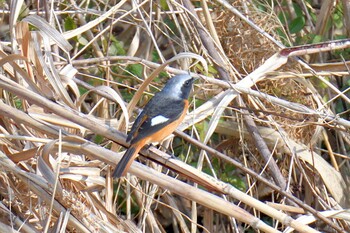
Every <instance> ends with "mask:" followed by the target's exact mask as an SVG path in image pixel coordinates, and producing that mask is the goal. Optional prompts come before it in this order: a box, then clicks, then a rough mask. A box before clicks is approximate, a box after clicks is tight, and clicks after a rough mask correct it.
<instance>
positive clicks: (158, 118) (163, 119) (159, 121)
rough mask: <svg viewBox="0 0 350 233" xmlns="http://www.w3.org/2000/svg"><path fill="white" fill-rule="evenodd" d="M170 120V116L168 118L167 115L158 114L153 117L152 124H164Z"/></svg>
mask: <svg viewBox="0 0 350 233" xmlns="http://www.w3.org/2000/svg"><path fill="white" fill-rule="evenodd" d="M168 120H169V118H166V117H165V116H162V115H158V116H156V117H153V118H152V120H151V126H155V125H159V124H162V123H164V122H167V121H168Z"/></svg>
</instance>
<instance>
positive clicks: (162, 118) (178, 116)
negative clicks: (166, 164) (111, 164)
mask: <svg viewBox="0 0 350 233" xmlns="http://www.w3.org/2000/svg"><path fill="white" fill-rule="evenodd" d="M194 80H195V79H194V78H192V77H191V76H190V75H188V74H181V75H176V76H174V77H173V78H171V79H170V80H169V81H168V82H167V84H166V85H165V86H164V88H163V90H161V91H160V92H158V93H156V94H155V95H154V97H153V98H152V99H151V100H150V101H149V102H148V103H147V104H146V106H145V108H144V109H143V110H142V111H141V113H140V114H139V115H138V116H137V118H136V120H135V122H134V124H133V126H132V127H131V130H130V132H129V134H128V137H127V139H126V141H127V142H130V147H129V149H127V151H126V152H125V154H124V155H123V157H122V159H121V160H120V162H119V163H118V165H117V166H116V168H115V170H114V172H113V177H114V178H119V177H121V176H124V175H125V174H126V172H127V170H128V168H129V167H130V165H131V164H132V162H133V161H134V159H135V158H136V157H137V156H138V152H139V151H140V150H141V149H142V147H143V146H145V145H147V144H149V143H154V142H161V141H162V140H163V139H165V138H166V137H167V136H169V135H170V134H171V133H172V132H174V130H175V129H176V128H177V126H178V125H179V124H180V123H181V122H182V120H183V118H184V117H185V116H186V112H187V109H188V105H189V104H188V97H189V95H190V92H191V89H192V85H193V82H194Z"/></svg>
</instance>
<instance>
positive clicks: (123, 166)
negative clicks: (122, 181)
mask: <svg viewBox="0 0 350 233" xmlns="http://www.w3.org/2000/svg"><path fill="white" fill-rule="evenodd" d="M141 148H142V146H141V145H140V143H136V145H132V146H130V147H129V149H127V150H126V152H125V154H124V155H123V157H122V159H121V160H120V161H119V163H118V164H117V166H116V167H115V169H114V172H113V178H119V177H122V176H124V175H125V174H126V172H127V170H128V169H129V167H130V166H131V164H132V162H133V161H134V159H135V158H136V157H137V155H138V153H139V151H140V150H141Z"/></svg>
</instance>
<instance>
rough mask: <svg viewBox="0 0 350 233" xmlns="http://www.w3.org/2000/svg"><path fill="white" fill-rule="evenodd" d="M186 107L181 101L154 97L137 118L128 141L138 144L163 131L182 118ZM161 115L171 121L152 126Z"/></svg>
mask: <svg viewBox="0 0 350 233" xmlns="http://www.w3.org/2000/svg"><path fill="white" fill-rule="evenodd" d="M184 105H185V103H184V101H183V100H181V99H180V100H175V101H174V99H168V98H163V97H162V96H154V97H153V98H152V99H151V100H150V101H149V102H148V103H147V105H146V106H145V108H144V109H143V111H142V112H141V113H140V115H139V116H138V117H137V118H136V120H135V122H134V124H133V126H132V128H131V131H130V133H129V134H128V139H129V140H128V141H130V140H131V144H133V143H136V142H138V141H139V140H140V139H142V138H145V137H147V136H149V135H152V134H153V133H155V132H157V131H159V130H161V129H162V128H163V127H164V126H166V125H167V124H169V123H171V122H173V121H175V120H176V119H178V118H179V117H180V116H181V114H182V112H183V109H184ZM159 115H161V116H163V117H165V118H168V119H169V120H168V121H166V122H164V123H161V124H157V125H153V126H152V125H151V122H152V118H154V117H156V116H159Z"/></svg>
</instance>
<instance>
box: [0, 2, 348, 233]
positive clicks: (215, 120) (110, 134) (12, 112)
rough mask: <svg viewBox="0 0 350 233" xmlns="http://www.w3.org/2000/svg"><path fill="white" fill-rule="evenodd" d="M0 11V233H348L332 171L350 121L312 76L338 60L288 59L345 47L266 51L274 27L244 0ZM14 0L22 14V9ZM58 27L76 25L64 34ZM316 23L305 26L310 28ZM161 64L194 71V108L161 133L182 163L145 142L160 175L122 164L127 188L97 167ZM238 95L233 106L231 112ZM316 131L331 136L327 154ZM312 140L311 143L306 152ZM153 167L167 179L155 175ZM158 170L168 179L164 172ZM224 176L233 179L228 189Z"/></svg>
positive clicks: (110, 154)
mask: <svg viewBox="0 0 350 233" xmlns="http://www.w3.org/2000/svg"><path fill="white" fill-rule="evenodd" d="M113 2H114V4H115V5H113ZM165 2H166V5H167V6H165V5H162V4H165ZM10 3H11V4H10V6H7V5H6V4H5V5H3V6H1V7H3V8H4V9H5V10H4V11H2V13H0V14H1V16H2V17H3V18H2V19H5V20H8V25H10V28H11V30H10V31H9V32H11V33H8V34H6V33H3V31H0V32H1V33H2V34H1V41H0V42H1V46H2V47H0V67H1V74H0V87H1V89H2V101H1V102H0V143H1V153H0V157H1V158H0V166H1V167H2V173H1V174H0V182H1V184H0V195H1V197H2V200H1V203H0V204H1V208H0V209H1V211H2V217H1V218H0V229H1V230H0V231H9V230H10V229H11V228H12V229H15V230H17V231H19V232H38V231H48V230H54V229H57V230H60V231H61V232H63V231H67V232H118V231H120V230H128V231H131V232H141V231H142V232H151V231H152V232H162V231H163V232H166V231H168V230H169V228H168V227H176V226H178V228H176V230H179V231H181V232H195V231H198V230H203V232H241V231H244V230H246V229H252V228H253V229H258V230H260V231H264V232H281V231H284V230H285V231H286V232H291V231H293V228H294V229H295V230H296V231H298V232H317V231H318V230H322V231H326V230H329V229H333V230H337V231H342V230H343V229H346V230H348V229H349V226H348V224H349V223H348V221H349V220H348V219H349V213H348V212H347V211H343V209H345V208H348V207H349V200H348V197H347V196H348V195H347V193H348V188H347V187H348V186H347V182H348V179H347V177H346V176H344V175H343V172H344V170H346V169H347V168H348V162H347V161H348V160H347V156H346V152H347V148H348V146H349V143H350V142H349V140H348V137H349V135H348V128H349V127H350V122H349V121H348V120H347V119H345V118H341V117H339V116H338V115H337V114H336V112H335V111H334V110H333V109H332V104H333V103H334V102H335V101H337V100H338V99H340V98H342V100H343V101H344V102H350V101H349V98H348V97H347V96H346V91H342V90H339V89H338V87H337V86H336V85H335V83H334V82H330V81H328V80H327V79H325V78H324V76H326V75H337V76H339V77H342V78H344V77H345V76H346V75H347V74H348V73H347V72H344V71H347V69H346V65H347V63H348V62H347V61H345V62H343V63H339V62H338V63H333V62H327V63H319V64H313V65H309V64H307V63H305V62H304V61H302V60H300V59H298V57H296V56H302V55H303V54H305V52H308V53H311V52H313V53H314V52H319V51H326V49H328V50H329V49H340V48H344V47H346V46H348V45H347V44H348V42H347V41H343V42H342V43H343V44H340V42H338V43H334V44H336V45H337V46H338V47H332V46H333V44H332V46H328V47H327V46H325V45H324V46H323V47H322V48H321V50H314V48H312V47H301V48H300V47H295V48H292V49H289V48H287V49H283V50H280V51H278V50H277V49H276V46H275V45H278V46H279V47H280V48H283V46H282V45H281V44H280V43H279V41H278V39H279V38H277V36H276V35H274V34H273V35H274V36H270V35H268V34H267V33H265V32H264V30H268V31H269V33H273V29H274V28H276V27H278V26H280V25H279V24H278V23H276V18H275V17H276V15H275V13H274V12H272V11H273V10H275V9H273V8H271V12H272V13H271V14H270V15H266V14H264V13H262V12H258V11H256V9H255V8H254V5H253V4H251V2H247V1H242V2H241V1H234V3H233V4H234V6H235V7H237V6H241V7H242V8H234V7H233V6H231V5H230V4H228V3H227V2H226V1H222V0H220V1H214V2H205V1H201V4H202V6H203V8H192V7H191V4H192V3H191V2H190V1H186V5H182V4H181V3H180V2H170V1H163V2H159V4H160V5H157V4H158V2H157V4H155V5H152V4H151V3H154V2H152V1H148V0H145V1H141V2H139V3H136V2H135V1H126V0H125V1H119V2H117V1H109V2H107V3H102V2H97V1H96V2H95V1H91V4H90V5H89V6H88V5H86V3H85V2H84V1H70V5H65V4H64V3H65V2H63V1H55V2H53V3H52V5H50V6H49V5H46V6H45V7H42V8H41V6H35V7H34V4H36V2H34V1H26V2H25V3H24V1H10ZM46 3H47V2H45V1H44V3H43V4H46ZM22 4H29V5H24V6H25V7H27V8H26V10H25V11H24V12H23V13H24V15H21V11H20V9H21V6H22ZM30 4H33V5H30ZM216 4H217V5H216ZM218 6H219V7H218ZM51 7H53V8H51ZM188 8H191V9H192V10H190V11H189V10H188ZM323 8H324V10H329V9H327V7H326V5H325V4H324V5H323ZM62 9H65V11H62ZM216 9H220V11H217V10H216ZM237 9H245V14H242V11H241V10H237ZM37 12H39V16H38V15H35V14H36V13H37ZM196 14H197V15H198V18H196V17H194V16H195V15H196ZM28 15H30V16H28ZM245 15H246V16H249V19H248V17H246V16H245ZM235 17H240V19H241V21H240V22H238V21H237V20H236V18H235ZM70 20H71V21H70ZM27 22H29V23H30V24H31V25H32V26H31V27H29V26H28V25H27ZM254 22H255V23H254ZM73 23H74V24H75V25H76V26H77V27H76V28H74V27H73V28H71V29H67V28H68V27H69V25H70V24H73ZM231 24H233V25H234V27H232V25H231ZM230 25H231V26H230ZM323 25H325V24H324V21H319V23H318V25H317V27H316V28H317V30H318V29H319V28H322V27H323ZM33 26H34V27H33ZM70 26H71V25H70ZM323 28H324V27H323ZM62 31H63V32H62ZM289 39H290V41H292V38H289ZM203 41H205V43H204V42H203ZM239 41H240V42H239ZM271 41H273V43H271ZM220 43H221V44H220ZM9 45H10V46H9ZM71 48H73V49H71ZM118 49H119V51H118ZM155 53H157V56H154V54H155ZM190 54H192V55H190ZM193 54H195V55H193ZM290 60H295V61H297V62H293V63H290V62H289V63H287V61H290ZM166 61H168V62H169V66H166V65H168V63H167V62H166ZM170 61H171V63H170ZM224 64H225V65H224ZM299 64H301V66H299ZM136 65H137V66H136ZM215 65H223V67H224V69H226V70H224V69H221V68H217V67H216V70H219V71H220V74H221V78H223V77H226V78H225V81H223V80H219V79H214V78H213V77H215V78H220V76H219V75H217V74H216V72H215V71H213V70H214V66H215ZM135 67H141V68H137V69H140V70H136V71H135V70H133V69H135ZM162 70H164V71H167V72H168V73H170V74H179V73H183V72H187V70H190V71H191V74H192V75H193V76H198V77H201V81H199V82H198V83H197V84H196V85H195V91H194V94H195V99H196V101H193V103H192V107H191V111H190V112H189V114H188V116H187V117H186V119H185V121H184V122H183V124H182V125H181V126H180V127H179V129H178V131H177V133H176V135H180V136H181V137H182V138H183V139H182V141H179V139H178V138H176V139H175V140H173V142H172V143H171V142H170V143H168V145H169V144H170V145H172V146H174V150H175V151H176V153H179V154H180V155H185V154H187V155H188V159H189V161H190V162H195V166H196V168H194V166H193V163H191V165H188V164H186V163H184V162H182V161H180V160H179V159H173V158H171V156H170V155H169V153H165V152H162V151H160V150H158V149H156V148H155V147H150V148H147V149H144V150H143V151H142V152H141V154H142V155H144V156H145V157H148V158H150V159H151V160H153V161H157V164H159V165H155V164H154V163H152V164H149V165H150V166H149V167H148V166H145V165H142V164H140V163H138V162H135V163H134V164H133V165H132V167H131V169H130V175H128V177H127V178H125V179H120V180H118V181H113V180H112V179H111V176H110V166H109V165H112V167H114V165H115V164H116V163H117V162H118V161H119V159H120V157H121V156H122V155H123V150H124V149H123V147H126V146H128V145H127V144H126V143H125V132H126V129H127V128H128V125H129V124H128V119H129V116H132V115H133V109H134V108H135V106H139V107H142V105H143V104H144V102H145V100H144V98H143V95H142V94H143V93H150V94H153V93H154V92H155V91H154V90H155V89H159V88H161V87H162V84H161V83H162V80H161V79H164V78H162V77H164V76H162V74H161V75H160V76H159V77H161V78H158V80H157V79H156V76H157V74H159V72H160V71H162ZM316 71H317V72H316ZM200 73H201V75H199V74H200ZM228 74H229V75H228ZM244 75H246V76H245V77H244V78H239V77H242V76H244ZM313 76H314V77H316V78H315V79H316V80H317V81H318V82H320V81H322V82H323V83H324V84H325V86H326V89H327V91H329V92H331V93H332V94H333V95H332V96H331V98H329V100H328V102H325V101H324V100H323V99H322V98H321V97H320V93H319V92H318V90H317V89H316V88H315V85H314V83H313V82H312V80H311V79H312V78H308V79H305V78H306V77H313ZM160 80H161V81H160ZM228 81H230V82H228ZM232 81H234V83H233V82H232ZM290 85H295V87H293V88H290ZM79 88H80V90H79ZM137 89H139V91H138V92H135V91H136V90H137ZM86 90H87V91H86ZM81 91H83V92H85V94H84V93H80V92H81ZM135 93H138V94H135ZM300 93H305V96H303V97H300V95H301V94H300ZM238 95H240V96H243V98H244V101H245V104H246V107H244V108H243V106H237V105H233V104H232V100H234V99H235V98H236V97H237V96H238ZM247 95H248V97H247ZM130 96H133V98H132V100H130V99H131V97H130ZM198 100H199V101H198ZM198 102H201V103H200V105H198ZM329 106H331V107H329ZM241 114H245V115H246V116H247V117H249V118H250V119H251V120H253V123H254V124H255V125H257V132H259V134H260V135H261V138H260V139H259V140H261V142H263V143H264V144H266V145H267V148H268V150H269V151H271V152H269V153H267V157H268V159H269V160H273V161H276V171H278V172H280V175H279V177H280V178H282V179H285V181H286V182H287V185H286V187H287V188H286V189H285V190H281V189H280V188H279V187H277V186H276V185H275V182H273V181H271V179H270V177H271V172H272V171H271V170H269V169H268V170H266V167H267V166H266V161H264V160H263V159H261V158H260V157H259V155H258V153H257V150H256V149H255V146H253V145H254V141H253V140H254V139H253V138H252V137H251V135H250V133H249V132H248V131H247V130H246V129H245V127H243V126H242V122H241V119H240V118H241ZM125 119H126V120H125ZM131 119H132V117H131ZM206 124H208V127H207V128H206ZM325 129H327V130H328V131H329V130H332V132H334V134H336V135H337V138H336V139H337V140H338V141H337V143H338V145H341V146H342V150H338V148H337V147H335V145H336V144H335V143H334V142H333V141H332V140H334V137H333V135H332V134H329V133H328V134H327V131H326V130H325ZM181 131H183V132H181ZM60 132H62V140H58V138H59V135H60ZM180 132H181V133H180ZM100 137H103V139H102V140H101V139H100ZM301 137H302V138H301ZM197 139H198V140H197ZM185 142H187V143H185ZM322 142H324V143H325V145H326V147H325V148H322V149H319V144H320V143H322ZM189 144H192V146H191V148H190V147H189ZM325 151H326V152H325ZM324 155H327V156H330V160H331V162H328V161H327V160H326V159H325V158H324V157H323V156H324ZM232 157H233V158H234V159H232ZM230 166H231V170H227V167H230ZM150 167H151V168H150ZM233 167H235V169H237V168H238V169H241V170H240V171H238V170H234V169H233ZM165 168H170V170H172V171H171V172H166V173H165V174H164V172H165V171H166V170H165ZM203 169H204V170H207V169H209V170H210V174H212V175H208V174H206V173H204V172H203V171H201V170H203ZM173 172H176V173H177V174H180V176H178V177H176V176H175V178H174V175H173ZM234 179H238V180H241V181H242V182H243V183H244V187H245V188H244V190H243V191H242V190H239V189H238V188H237V187H235V186H234V185H233V183H232V180H234ZM235 184H236V183H235ZM283 197H285V198H288V200H290V201H291V202H292V203H295V204H296V205H298V206H300V207H301V208H303V209H304V211H305V212H301V211H299V212H298V213H300V214H301V216H299V217H296V216H295V215H294V214H293V213H294V212H295V211H296V209H295V207H293V208H292V207H287V208H285V207H282V208H281V205H277V204H280V203H281V204H283V203H284V200H285V199H284V198H283ZM262 200H268V201H270V202H273V204H274V205H273V204H265V203H264V202H263V201H262ZM298 210H299V209H298ZM309 213H311V215H310V214H309ZM262 215H265V216H268V219H269V220H271V225H268V224H266V223H265V222H263V221H262ZM303 218H305V220H303ZM124 219H127V220H124ZM324 223H327V226H325V225H322V224H324Z"/></svg>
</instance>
